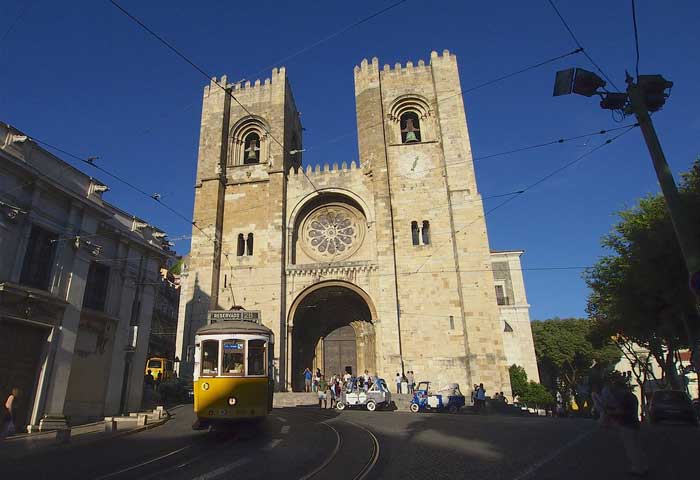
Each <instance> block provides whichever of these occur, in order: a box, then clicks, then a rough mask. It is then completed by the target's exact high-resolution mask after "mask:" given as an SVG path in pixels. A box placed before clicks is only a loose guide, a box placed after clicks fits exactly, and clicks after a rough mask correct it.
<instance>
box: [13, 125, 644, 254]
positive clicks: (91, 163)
mask: <svg viewBox="0 0 700 480" xmlns="http://www.w3.org/2000/svg"><path fill="white" fill-rule="evenodd" d="M637 125H638V124H636V123H635V124H632V125H626V126H622V127H615V128H611V129H602V130H597V131H595V132H590V133H587V134H583V135H576V136H572V137H561V138H559V139H556V140H551V141H548V142H543V143H539V144H535V145H529V146H525V147H521V148H517V149H512V150H507V151H503V152H498V153H494V154H489V155H484V156H480V157H474V159H473V160H472V161H474V162H476V161H479V160H484V159H488V158H494V157H497V156H502V155H509V154H513V153H517V152H521V151H527V150H532V149H536V148H541V147H546V146H550V145H555V144H562V143H565V142H568V141H572V140H577V139H581V138H587V137H591V136H593V135H603V134H607V133H610V132H613V131H616V130H621V129H625V128H629V127H630V126H637ZM28 138H29V139H31V140H33V141H35V142H36V143H38V144H42V145H44V146H46V147H48V148H50V149H52V150H55V151H57V152H60V153H62V154H64V155H66V156H68V157H70V158H73V159H76V160H78V161H80V162H82V163H84V164H86V165H89V166H91V167H94V168H97V169H99V170H100V171H101V172H103V173H105V174H106V175H108V176H110V177H111V178H114V179H116V180H118V181H119V182H120V183H122V184H124V185H126V186H128V187H129V188H131V189H133V190H134V191H136V192H137V193H139V194H141V195H143V196H146V197H148V198H150V199H152V200H155V201H156V202H157V203H158V204H160V205H161V206H163V207H164V208H166V209H167V210H169V211H170V212H172V213H173V214H175V215H176V216H177V217H178V218H180V219H182V220H184V221H186V222H187V223H188V224H190V225H193V224H196V222H195V221H194V220H193V219H191V218H189V217H187V216H185V215H184V214H182V213H181V212H179V211H177V210H175V209H174V208H173V207H171V206H170V205H168V204H167V203H165V202H163V201H162V199H161V198H160V197H159V196H158V194H157V193H149V192H147V191H146V190H144V189H143V188H142V187H139V186H138V185H136V184H134V183H133V182H132V181H129V180H126V179H125V178H123V177H121V176H119V175H117V174H115V173H112V172H110V171H109V170H107V169H106V168H104V167H102V166H100V165H98V164H97V163H96V160H98V159H99V157H96V156H93V157H82V156H80V155H77V154H75V153H72V152H70V151H68V150H66V149H64V148H61V147H58V146H56V145H55V144H52V143H49V142H46V141H44V140H41V139H39V138H37V137H33V136H31V135H30V136H28ZM468 162H469V161H459V162H450V163H448V164H447V165H446V166H448V167H449V166H453V165H456V164H461V163H468ZM65 168H72V165H70V164H66V165H65V166H63V167H62V168H61V169H60V170H63V169H65ZM358 168H359V167H358ZM437 168H443V166H440V167H430V168H427V169H424V170H418V171H416V172H414V173H416V174H417V173H422V172H424V171H429V170H434V169H437ZM400 175H401V176H404V177H407V175H405V174H400ZM34 181H35V180H30V181H29V182H26V183H25V184H22V185H20V186H18V187H15V189H17V188H19V187H23V186H26V185H28V184H30V183H32V182H34ZM13 190H14V189H12V190H10V191H13ZM8 192H9V191H6V192H4V193H8ZM314 192H315V191H314ZM314 192H304V193H302V194H300V195H297V196H294V197H291V198H289V199H288V200H292V201H293V200H298V199H300V198H303V197H306V196H308V195H311V194H313V193H314ZM520 193H523V191H521V190H516V191H513V192H508V193H504V194H496V195H490V196H485V197H482V200H489V199H493V198H499V197H504V196H510V195H517V194H520ZM260 208H267V206H266V205H254V206H250V207H246V208H244V209H240V210H237V211H238V212H239V213H240V212H245V211H252V210H256V209H260ZM195 228H196V229H197V230H200V231H201V229H200V227H199V225H197V226H196V227H195ZM71 238H74V237H71ZM191 238H192V237H191V235H179V236H177V237H172V238H168V240H169V241H178V240H185V239H191ZM207 238H208V239H210V240H211V237H207Z"/></svg>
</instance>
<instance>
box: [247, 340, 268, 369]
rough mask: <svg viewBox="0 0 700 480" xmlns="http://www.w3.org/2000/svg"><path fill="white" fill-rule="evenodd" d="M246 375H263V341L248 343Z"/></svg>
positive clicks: (250, 341)
mask: <svg viewBox="0 0 700 480" xmlns="http://www.w3.org/2000/svg"><path fill="white" fill-rule="evenodd" d="M248 375H265V340H249V341H248Z"/></svg>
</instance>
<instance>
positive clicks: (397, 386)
mask: <svg viewBox="0 0 700 480" xmlns="http://www.w3.org/2000/svg"><path fill="white" fill-rule="evenodd" d="M396 393H401V374H400V373H399V372H396Z"/></svg>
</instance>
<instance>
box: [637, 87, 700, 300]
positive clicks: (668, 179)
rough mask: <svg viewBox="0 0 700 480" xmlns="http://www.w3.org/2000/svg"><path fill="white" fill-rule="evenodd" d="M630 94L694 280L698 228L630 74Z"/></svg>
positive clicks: (699, 258) (699, 268)
mask: <svg viewBox="0 0 700 480" xmlns="http://www.w3.org/2000/svg"><path fill="white" fill-rule="evenodd" d="M649 76H651V75H649ZM669 83H670V82H669ZM627 95H628V96H629V99H630V103H629V108H630V110H631V111H632V113H634V115H635V117H637V122H638V123H639V128H640V129H641V130H642V135H644V141H645V142H646V144H647V148H648V149H649V155H650V156H651V161H652V163H653V164H654V170H656V177H657V178H658V180H659V185H660V186H661V192H662V193H663V195H664V199H665V200H666V205H667V207H668V211H669V214H670V216H671V221H672V222H673V228H674V230H675V231H676V237H677V238H678V244H679V245H680V247H681V251H682V252H683V258H684V259H685V264H686V267H687V268H688V273H689V274H690V275H691V280H692V276H693V275H694V274H695V275H697V273H698V272H700V244H699V242H698V236H697V232H696V231H695V230H697V229H696V228H695V226H694V225H693V223H692V221H691V220H690V218H689V216H688V215H687V213H686V211H685V207H684V205H683V204H682V203H681V198H680V195H679V194H678V187H677V186H676V182H675V180H674V179H673V174H672V173H671V169H670V168H669V166H668V163H667V162H666V156H665V155H664V152H663V149H662V148H661V143H660V142H659V138H658V136H657V135H656V130H655V129H654V124H653V122H652V121H651V116H650V115H649V109H648V107H647V105H646V101H645V99H644V93H643V91H641V89H640V88H639V86H638V85H637V84H636V83H635V82H634V79H633V78H632V77H631V76H630V75H629V74H627ZM691 288H692V285H691ZM693 290H694V289H693ZM693 293H694V294H695V296H696V297H697V295H698V292H697V291H695V290H694V291H693Z"/></svg>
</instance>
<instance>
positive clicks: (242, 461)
mask: <svg viewBox="0 0 700 480" xmlns="http://www.w3.org/2000/svg"><path fill="white" fill-rule="evenodd" d="M249 461H250V460H249V459H247V458H240V459H238V460H236V461H235V462H231V463H229V464H228V465H224V466H223V467H219V468H217V469H216V470H212V471H211V472H208V473H205V474H203V475H200V476H198V477H194V478H193V479H192V480H209V479H210V478H216V477H218V476H220V475H223V474H224V473H226V472H230V471H231V470H233V469H234V468H238V467H240V466H242V465H245V464H246V463H248V462H249Z"/></svg>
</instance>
